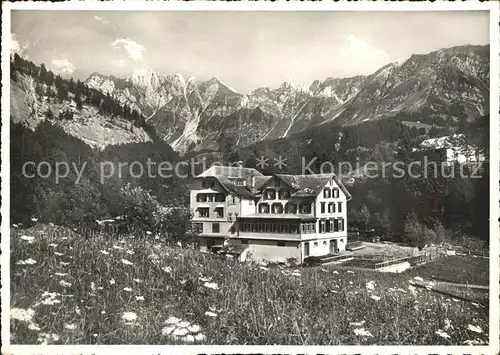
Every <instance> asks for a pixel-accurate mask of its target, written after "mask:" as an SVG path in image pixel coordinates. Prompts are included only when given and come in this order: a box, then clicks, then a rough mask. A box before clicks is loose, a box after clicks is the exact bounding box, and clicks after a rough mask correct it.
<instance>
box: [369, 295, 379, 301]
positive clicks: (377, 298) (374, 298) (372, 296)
mask: <svg viewBox="0 0 500 355" xmlns="http://www.w3.org/2000/svg"><path fill="white" fill-rule="evenodd" d="M370 298H371V299H373V300H375V301H380V297H379V296H375V295H371V296H370Z"/></svg>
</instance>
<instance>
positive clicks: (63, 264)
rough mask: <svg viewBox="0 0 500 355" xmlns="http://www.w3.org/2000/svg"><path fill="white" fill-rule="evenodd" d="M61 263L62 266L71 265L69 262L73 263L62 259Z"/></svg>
mask: <svg viewBox="0 0 500 355" xmlns="http://www.w3.org/2000/svg"><path fill="white" fill-rule="evenodd" d="M59 264H61V265H62V266H68V265H69V264H71V263H69V262H64V261H60V262H59Z"/></svg>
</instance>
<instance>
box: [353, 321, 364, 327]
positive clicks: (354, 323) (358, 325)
mask: <svg viewBox="0 0 500 355" xmlns="http://www.w3.org/2000/svg"><path fill="white" fill-rule="evenodd" d="M365 323H366V321H365V320H362V321H361V322H351V323H349V325H350V326H354V327H361V326H362V325H363V324H365Z"/></svg>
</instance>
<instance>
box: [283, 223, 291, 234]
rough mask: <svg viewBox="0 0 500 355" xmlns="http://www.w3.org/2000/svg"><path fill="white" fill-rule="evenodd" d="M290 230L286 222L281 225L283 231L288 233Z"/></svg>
mask: <svg viewBox="0 0 500 355" xmlns="http://www.w3.org/2000/svg"><path fill="white" fill-rule="evenodd" d="M289 232H290V225H288V224H285V225H284V226H283V233H289Z"/></svg>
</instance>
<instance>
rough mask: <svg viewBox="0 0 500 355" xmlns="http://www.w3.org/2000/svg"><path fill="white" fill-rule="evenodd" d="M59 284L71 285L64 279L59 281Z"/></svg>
mask: <svg viewBox="0 0 500 355" xmlns="http://www.w3.org/2000/svg"><path fill="white" fill-rule="evenodd" d="M59 285H61V286H62V287H71V284H70V283H69V282H66V281H64V280H61V281H59Z"/></svg>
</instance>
